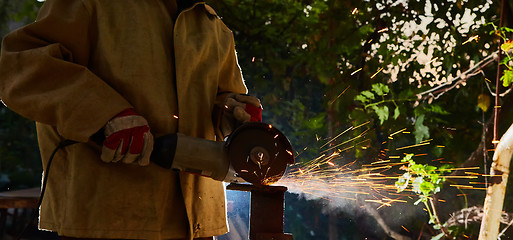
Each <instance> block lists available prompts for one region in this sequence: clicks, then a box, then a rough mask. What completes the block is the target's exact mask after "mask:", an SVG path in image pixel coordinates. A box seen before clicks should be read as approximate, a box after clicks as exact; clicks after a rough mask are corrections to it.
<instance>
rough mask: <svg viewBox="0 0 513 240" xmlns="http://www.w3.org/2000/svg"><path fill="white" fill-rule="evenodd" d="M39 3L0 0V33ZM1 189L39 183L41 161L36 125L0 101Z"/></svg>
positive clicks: (22, 20)
mask: <svg viewBox="0 0 513 240" xmlns="http://www.w3.org/2000/svg"><path fill="white" fill-rule="evenodd" d="M41 4H42V3H40V2H37V1H32V0H27V1H17V0H0V34H1V36H2V38H3V36H4V34H6V33H7V32H8V30H12V29H10V27H11V26H10V25H16V24H26V23H28V22H31V21H34V19H35V17H36V14H37V10H38V9H39V7H40V6H41ZM0 119H1V120H0V191H5V190H8V189H11V190H12V189H23V188H28V187H36V186H39V184H40V181H41V172H42V167H41V162H40V156H39V151H38V147H37V142H36V132H35V125H34V123H33V122H32V121H29V120H27V119H25V118H23V117H21V116H19V115H17V114H16V113H14V112H12V111H11V110H9V109H8V108H6V107H4V105H3V103H1V102H0Z"/></svg>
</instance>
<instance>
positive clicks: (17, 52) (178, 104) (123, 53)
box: [0, 0, 246, 239]
mask: <svg viewBox="0 0 513 240" xmlns="http://www.w3.org/2000/svg"><path fill="white" fill-rule="evenodd" d="M175 18H176V20H174V19H175ZM224 92H236V93H245V92H246V87H245V85H244V82H243V80H242V75H241V72H240V69H239V66H238V64H237V59H236V55H235V48H234V40H233V34H232V32H231V31H230V30H229V29H228V28H227V27H226V26H225V25H224V24H223V22H222V21H221V20H220V18H219V17H218V16H217V14H216V13H215V12H214V10H213V9H212V8H211V7H209V6H208V5H206V4H204V3H202V2H200V3H195V4H194V5H193V6H191V7H189V8H187V9H184V10H183V11H182V12H181V13H180V14H177V12H176V2H175V0H46V2H45V3H44V5H43V7H42V9H41V11H40V13H39V16H38V18H37V21H36V22H34V23H32V24H30V25H27V26H25V27H23V28H21V29H19V30H16V31H14V32H12V33H10V34H9V35H8V36H6V37H5V39H4V40H3V44H2V52H1V57H0V98H1V99H2V101H3V102H4V103H5V105H6V106H7V107H9V108H11V109H12V110H14V111H16V112H18V113H20V114H21V115H23V116H25V117H27V118H30V119H33V120H35V121H36V124H37V131H38V140H39V145H40V150H41V157H42V159H43V166H46V162H47V161H48V158H49V157H50V154H51V152H52V151H53V150H54V149H55V147H56V146H57V145H58V143H59V142H61V141H62V140H64V139H70V140H75V141H79V142H80V143H78V144H75V145H71V146H68V147H66V148H64V149H63V150H61V151H59V152H58V153H57V154H56V156H55V158H54V160H53V163H52V165H51V169H50V171H49V181H48V185H47V190H46V195H45V197H44V201H43V203H42V206H41V210H40V222H39V225H40V228H42V229H49V230H52V231H57V232H58V233H59V234H60V235H63V236H69V237H87V238H131V239H161V238H184V237H187V238H192V237H205V236H215V235H221V234H223V233H225V232H226V231H227V226H226V217H225V216H226V214H225V196H224V191H225V190H224V188H223V185H222V183H220V182H216V181H214V180H211V179H208V178H205V177H201V176H196V175H190V174H186V173H180V174H178V173H176V172H173V171H170V170H165V169H162V168H160V167H158V166H156V165H155V164H150V165H149V166H146V167H140V166H136V165H127V164H122V163H104V162H102V161H101V160H100V157H99V156H100V152H101V147H100V146H98V145H97V144H95V143H93V142H92V141H91V140H90V137H91V136H92V135H93V134H94V133H96V132H98V131H99V130H100V129H101V128H102V127H103V126H104V125H105V123H106V122H107V121H108V120H109V119H111V118H112V117H113V116H115V115H116V114H117V113H119V112H121V111H122V110H124V109H126V108H129V107H133V108H134V109H135V111H136V112H138V113H140V114H141V115H142V116H144V117H145V118H146V119H147V120H148V122H149V125H150V128H151V132H152V133H153V134H154V135H155V136H156V137H158V136H161V135H164V134H167V133H174V132H180V133H183V134H186V135H189V136H194V137H201V138H204V139H209V140H215V134H214V132H215V129H214V124H213V122H212V112H213V109H214V101H215V100H216V97H217V96H218V95H220V94H221V93H224ZM191 154H194V153H191ZM45 171H46V169H45Z"/></svg>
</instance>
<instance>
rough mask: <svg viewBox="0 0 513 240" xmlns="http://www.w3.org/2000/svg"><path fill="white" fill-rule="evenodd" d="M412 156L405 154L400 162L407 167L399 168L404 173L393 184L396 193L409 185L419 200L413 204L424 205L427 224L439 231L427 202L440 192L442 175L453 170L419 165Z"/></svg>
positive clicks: (443, 179)
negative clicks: (427, 218) (432, 225)
mask: <svg viewBox="0 0 513 240" xmlns="http://www.w3.org/2000/svg"><path fill="white" fill-rule="evenodd" d="M413 155H414V154H407V155H406V156H405V157H404V158H403V159H402V160H401V162H403V163H408V165H407V166H402V167H401V169H402V170H404V171H405V173H404V174H403V175H402V176H401V177H399V179H398V180H397V182H396V183H395V185H396V188H397V191H398V192H402V191H404V190H406V188H407V187H408V186H410V185H411V190H412V191H413V192H415V193H416V194H418V196H419V199H418V200H417V201H416V202H415V203H414V204H415V205H417V204H419V203H421V202H422V203H424V205H425V206H426V209H427V210H428V213H429V223H430V224H434V225H435V226H437V229H440V228H441V227H442V226H440V223H439V221H437V219H438V216H436V211H435V210H434V209H433V208H432V207H430V205H428V201H432V198H433V196H434V195H435V194H437V193H438V192H440V190H441V188H442V186H443V184H444V182H445V177H444V175H443V174H444V173H450V172H451V170H450V168H453V166H452V165H443V166H441V167H440V168H437V167H435V166H431V165H428V164H419V163H416V162H415V161H414V160H413ZM431 206H433V205H431Z"/></svg>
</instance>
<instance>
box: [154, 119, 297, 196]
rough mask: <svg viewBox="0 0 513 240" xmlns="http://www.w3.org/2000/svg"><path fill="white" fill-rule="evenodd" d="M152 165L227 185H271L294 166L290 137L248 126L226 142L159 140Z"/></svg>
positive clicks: (176, 136) (263, 127)
mask: <svg viewBox="0 0 513 240" xmlns="http://www.w3.org/2000/svg"><path fill="white" fill-rule="evenodd" d="M150 159H151V161H152V162H154V163H156V164H157V165H159V166H161V167H164V168H167V169H175V170H179V171H185V172H189V173H193V174H199V175H203V176H207V177H210V178H212V179H215V180H218V181H224V182H232V183H233V182H249V183H251V184H253V185H255V186H265V185H270V184H273V183H275V182H277V181H278V180H280V178H281V177H282V176H283V175H284V174H285V171H286V170H287V165H289V164H293V163H294V153H293V150H292V146H291V144H290V142H289V140H288V139H287V137H286V136H285V135H284V134H283V133H282V132H280V131H279V130H278V129H276V128H275V127H273V126H272V125H269V124H266V123H261V122H248V123H244V124H242V125H241V126H239V127H238V128H237V129H235V130H234V131H233V132H232V133H231V134H230V135H229V136H228V137H227V138H226V140H225V141H224V142H216V141H210V140H205V139H201V138H194V137H189V136H185V135H183V134H180V133H175V134H168V135H165V136H162V137H159V138H156V139H155V143H154V146H153V152H152V155H151V158H150Z"/></svg>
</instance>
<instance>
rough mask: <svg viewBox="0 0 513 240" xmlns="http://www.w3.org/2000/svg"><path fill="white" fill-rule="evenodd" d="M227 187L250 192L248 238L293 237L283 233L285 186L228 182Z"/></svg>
mask: <svg viewBox="0 0 513 240" xmlns="http://www.w3.org/2000/svg"><path fill="white" fill-rule="evenodd" d="M227 189H229V190H237V191H246V192H251V210H250V220H249V239H250V240H292V239H293V237H292V235H291V234H286V233H283V214H284V211H285V192H286V191H287V188H286V187H283V186H258V187H256V186H253V185H247V184H230V185H228V186H227Z"/></svg>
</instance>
